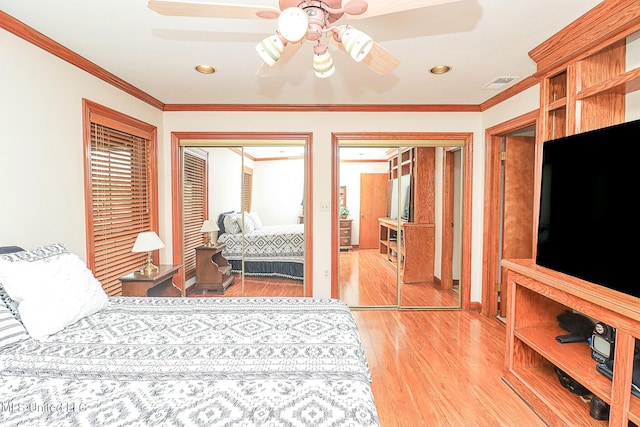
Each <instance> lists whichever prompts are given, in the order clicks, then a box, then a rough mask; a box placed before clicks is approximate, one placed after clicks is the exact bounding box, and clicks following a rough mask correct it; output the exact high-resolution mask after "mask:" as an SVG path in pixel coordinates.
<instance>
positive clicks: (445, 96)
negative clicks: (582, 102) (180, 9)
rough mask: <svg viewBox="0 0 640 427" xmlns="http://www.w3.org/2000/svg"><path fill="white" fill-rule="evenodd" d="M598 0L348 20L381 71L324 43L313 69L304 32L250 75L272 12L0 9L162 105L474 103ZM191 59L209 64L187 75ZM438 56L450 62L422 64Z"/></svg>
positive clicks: (57, 0) (487, 3)
mask: <svg viewBox="0 0 640 427" xmlns="http://www.w3.org/2000/svg"><path fill="white" fill-rule="evenodd" d="M201 1H206V0H201ZM227 2H231V0H228V1H227ZM254 3H256V4H273V3H274V1H273V0H254ZM598 3H599V1H596V0H460V1H455V2H453V3H448V4H441V5H437V6H431V7H425V8H422V9H417V10H413V11H408V12H400V13H395V14H388V15H383V16H378V17H372V18H366V19H358V20H350V21H349V22H350V23H351V24H352V25H353V26H354V27H356V28H357V29H359V30H361V31H364V32H365V33H367V34H369V35H370V36H371V37H373V39H374V40H375V41H377V42H378V43H380V45H382V46H383V47H384V48H385V49H387V50H388V51H390V52H391V53H393V54H394V55H396V56H397V57H398V58H399V59H400V60H401V63H400V65H399V66H398V67H397V68H396V70H395V71H394V72H393V73H391V74H388V75H382V76H381V75H378V74H376V73H375V72H373V71H371V70H369V69H368V68H366V67H365V66H364V65H363V64H359V63H356V62H354V61H353V60H351V58H349V57H348V56H347V55H346V54H345V53H343V52H341V51H339V50H337V49H335V48H334V47H331V50H330V51H331V53H332V56H333V59H334V62H335V64H336V72H335V74H334V75H333V76H331V77H329V78H327V79H319V78H317V77H315V75H314V73H313V70H312V68H311V61H312V46H313V45H312V44H311V43H309V42H307V43H306V44H305V45H303V46H302V48H301V49H300V51H299V52H298V53H297V55H296V56H295V57H294V58H293V59H292V60H291V62H290V63H289V64H287V66H286V67H284V68H283V69H282V70H281V71H280V73H278V74H277V75H275V76H272V77H268V78H264V77H257V76H255V72H256V71H257V70H258V68H259V67H260V65H261V64H262V62H261V59H260V58H259V56H258V55H257V53H256V51H255V45H256V44H258V43H259V42H260V41H261V40H262V39H263V38H265V37H266V36H268V35H270V34H273V33H274V31H275V29H276V26H277V23H276V21H273V20H263V19H247V20H241V19H235V20H223V19H213V18H191V17H167V16H162V15H159V14H157V13H155V12H153V11H151V10H150V9H149V8H148V7H147V2H146V0H0V10H2V11H4V12H6V13H8V14H9V15H11V16H13V17H14V18H16V19H18V20H20V21H22V22H24V23H25V24H27V25H29V26H31V27H33V28H34V29H36V30H38V31H40V32H41V33H43V34H44V35H46V36H48V37H50V38H51V39H53V40H55V41H57V42H58V43H60V44H62V45H64V46H66V47H67V48H69V49H71V50H72V51H74V52H76V53H77V54H79V55H81V56H83V57H85V58H86V59H88V60H90V61H92V62H94V63H95V64H97V65H98V66H100V67H102V68H104V69H105V70H107V71H109V72H110V73H112V74H115V75H116V76H118V77H119V78H120V79H122V80H124V81H126V82H127V83H129V84H131V85H133V86H135V87H137V88H138V89H140V90H142V91H144V92H145V93H147V94H148V95H151V96H152V97H154V98H156V99H158V100H159V101H161V102H163V103H165V104H311V105H315V104H472V105H477V104H480V103H482V102H484V101H486V100H487V99H489V98H491V97H493V96H495V95H496V94H498V93H499V92H500V91H501V90H504V89H505V88H506V87H508V86H505V87H503V88H501V89H486V88H484V86H485V85H487V84H488V83H490V82H491V81H493V80H494V79H496V78H499V77H504V76H509V77H517V79H516V80H514V81H513V82H512V83H511V85H512V84H515V83H517V82H518V81H519V80H520V79H522V78H525V77H527V76H529V75H531V74H533V73H534V72H535V64H534V63H533V61H532V60H531V59H530V58H529V56H528V52H529V51H530V50H531V49H532V48H534V47H536V46H537V45H539V44H540V43H541V42H543V41H545V40H546V39H547V38H548V37H550V36H551V35H553V34H554V33H556V32H557V31H559V30H560V29H561V28H563V27H565V26H566V25H567V24H569V23H570V22H572V21H573V20H575V19H576V18H578V17H580V16H581V15H582V14H584V13H585V12H587V11H588V10H589V9H591V8H592V7H593V6H595V5H596V4H598ZM341 21H344V22H346V21H347V18H346V17H345V18H342V19H341V20H339V21H338V22H337V24H340V23H344V22H341ZM14 60H17V59H14ZM200 63H208V64H211V65H213V66H214V67H215V68H216V69H217V73H215V74H213V75H204V74H200V73H197V72H196V71H195V70H194V66H195V65H197V64H200ZM439 64H447V65H450V66H452V67H453V71H452V72H450V73H449V74H445V75H440V76H436V75H431V74H429V72H428V70H429V69H430V68H431V67H432V66H434V65H439ZM44 72H46V70H44Z"/></svg>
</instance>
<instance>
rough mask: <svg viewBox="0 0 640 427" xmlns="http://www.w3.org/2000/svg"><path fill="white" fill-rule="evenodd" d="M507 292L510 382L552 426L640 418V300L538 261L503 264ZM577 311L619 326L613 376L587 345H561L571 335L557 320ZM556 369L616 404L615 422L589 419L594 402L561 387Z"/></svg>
mask: <svg viewBox="0 0 640 427" xmlns="http://www.w3.org/2000/svg"><path fill="white" fill-rule="evenodd" d="M502 265H503V267H504V268H505V270H506V276H507V278H506V283H507V285H508V287H509V289H508V302H507V304H508V308H507V310H508V312H507V344H508V345H507V347H508V353H507V373H506V375H505V379H506V381H507V382H508V383H509V384H510V385H511V387H512V388H513V389H514V390H515V391H516V392H517V393H518V394H520V395H521V396H522V397H523V398H524V399H525V400H527V401H528V402H530V403H531V404H532V406H533V408H534V409H535V410H536V411H537V412H538V413H539V414H540V416H542V418H543V419H544V420H545V421H546V422H547V423H548V424H549V425H554V426H575V425H580V426H612V427H614V426H626V425H627V423H628V421H629V420H630V421H633V422H634V423H636V424H637V423H638V421H640V399H638V398H637V397H636V396H634V395H632V394H631V377H632V373H633V357H634V350H635V343H636V339H640V305H639V304H638V299H637V298H634V297H632V296H629V295H626V294H622V293H619V292H616V291H613V290H610V289H607V288H604V287H602V286H598V285H596V284H593V283H589V282H586V281H584V280H580V279H577V278H574V277H572V276H568V275H565V274H562V273H558V272H555V271H553V270H549V269H546V268H544V267H540V266H537V265H536V264H535V261H534V260H505V261H503V264H502ZM566 310H575V311H577V312H579V313H582V314H584V315H586V316H589V317H591V318H593V319H596V320H598V321H601V322H604V323H606V324H608V325H610V326H612V327H614V328H616V347H615V359H614V360H615V364H614V372H615V375H614V379H613V381H611V380H609V379H608V378H607V377H605V376H604V375H602V374H601V373H599V372H598V371H597V370H596V364H597V362H596V361H595V360H593V359H592V357H591V349H590V347H589V344H588V343H587V342H582V343H571V344H561V343H559V342H557V341H556V339H555V337H556V336H558V335H564V334H566V333H567V331H565V330H563V329H562V328H560V327H559V324H558V320H557V316H558V315H559V314H561V313H563V312H565V311H566ZM554 367H558V368H560V369H561V370H563V371H564V372H566V373H567V374H568V375H569V376H571V377H572V378H574V379H575V380H576V381H578V382H579V383H580V384H582V385H583V386H584V387H586V388H587V389H589V390H590V391H591V392H592V393H593V394H595V395H596V396H598V397H600V398H601V399H603V400H604V401H606V402H607V403H608V404H610V405H611V410H610V417H609V421H608V422H607V421H599V420H595V419H593V418H592V417H591V416H590V415H589V405H588V404H587V403H585V402H584V401H583V400H582V399H580V397H579V396H577V395H575V394H573V393H571V392H570V391H568V390H566V389H565V388H564V387H562V385H561V384H560V382H559V380H558V376H557V374H556V372H555V368H554Z"/></svg>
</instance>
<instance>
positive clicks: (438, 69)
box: [429, 65, 451, 74]
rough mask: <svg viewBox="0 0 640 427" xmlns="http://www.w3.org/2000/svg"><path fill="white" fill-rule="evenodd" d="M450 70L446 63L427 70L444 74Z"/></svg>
mask: <svg viewBox="0 0 640 427" xmlns="http://www.w3.org/2000/svg"><path fill="white" fill-rule="evenodd" d="M449 71H451V67H450V66H448V65H436V66H435V67H433V68H432V69H430V70H429V72H430V73H431V74H444V73H448V72H449Z"/></svg>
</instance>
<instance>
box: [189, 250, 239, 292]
mask: <svg viewBox="0 0 640 427" xmlns="http://www.w3.org/2000/svg"><path fill="white" fill-rule="evenodd" d="M224 248H225V245H224V244H221V245H216V246H206V245H205V246H198V247H197V248H196V283H195V285H194V286H195V292H199V291H200V292H202V294H205V293H206V292H207V291H212V292H217V293H221V294H224V293H225V291H226V290H227V288H228V287H229V286H231V285H233V281H234V276H233V274H232V273H231V265H230V264H229V261H227V259H226V258H225V257H224V256H222V251H223V250H224Z"/></svg>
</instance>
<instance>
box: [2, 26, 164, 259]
mask: <svg viewBox="0 0 640 427" xmlns="http://www.w3.org/2000/svg"><path fill="white" fill-rule="evenodd" d="M82 98H87V99H89V100H91V101H94V102H97V103H99V104H102V105H104V106H106V107H109V108H112V109H114V110H117V111H119V112H121V113H124V114H127V115H130V116H133V117H135V118H137V119H139V120H142V121H144V122H147V123H150V124H152V125H154V126H157V127H158V132H159V133H158V135H160V136H162V112H161V111H158V110H157V109H156V108H154V107H151V106H150V105H148V104H146V103H143V102H141V101H139V100H138V99H136V98H133V97H131V96H129V95H127V94H125V93H124V92H122V91H120V90H118V89H116V88H115V87H113V86H111V85H109V84H107V83H105V82H103V81H102V80H99V79H97V78H95V77H93V76H91V75H89V74H87V73H85V72H83V71H82V70H80V69H78V68H76V67H74V66H72V65H69V64H68V63H67V62H64V61H62V60H61V59H58V58H57V57H55V56H53V55H50V54H48V53H46V52H44V51H43V50H41V49H39V48H37V47H35V46H33V45H32V44H30V43H27V42H26V41H24V40H22V39H20V38H18V37H15V36H13V35H12V34H10V33H8V32H6V31H4V30H0V188H1V189H2V190H1V192H0V200H1V202H0V203H1V206H2V208H0V245H18V246H22V247H25V248H34V247H37V246H40V245H44V244H48V243H52V242H62V243H64V244H65V245H66V246H67V247H68V248H69V249H70V250H71V251H73V252H74V253H77V254H78V255H79V256H80V257H83V258H85V259H86V256H85V250H86V239H85V205H84V152H83V146H82ZM168 156H169V152H168V151H166V150H162V151H160V153H159V166H160V168H161V169H164V170H167V171H168V170H170V163H169V159H168ZM168 178H170V177H168V176H167V174H162V176H161V178H160V185H161V188H163V191H162V192H161V193H160V197H159V198H160V200H159V202H160V221H162V222H166V221H167V220H170V212H171V192H170V190H169V191H167V189H170V181H168V180H167V179H168Z"/></svg>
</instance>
